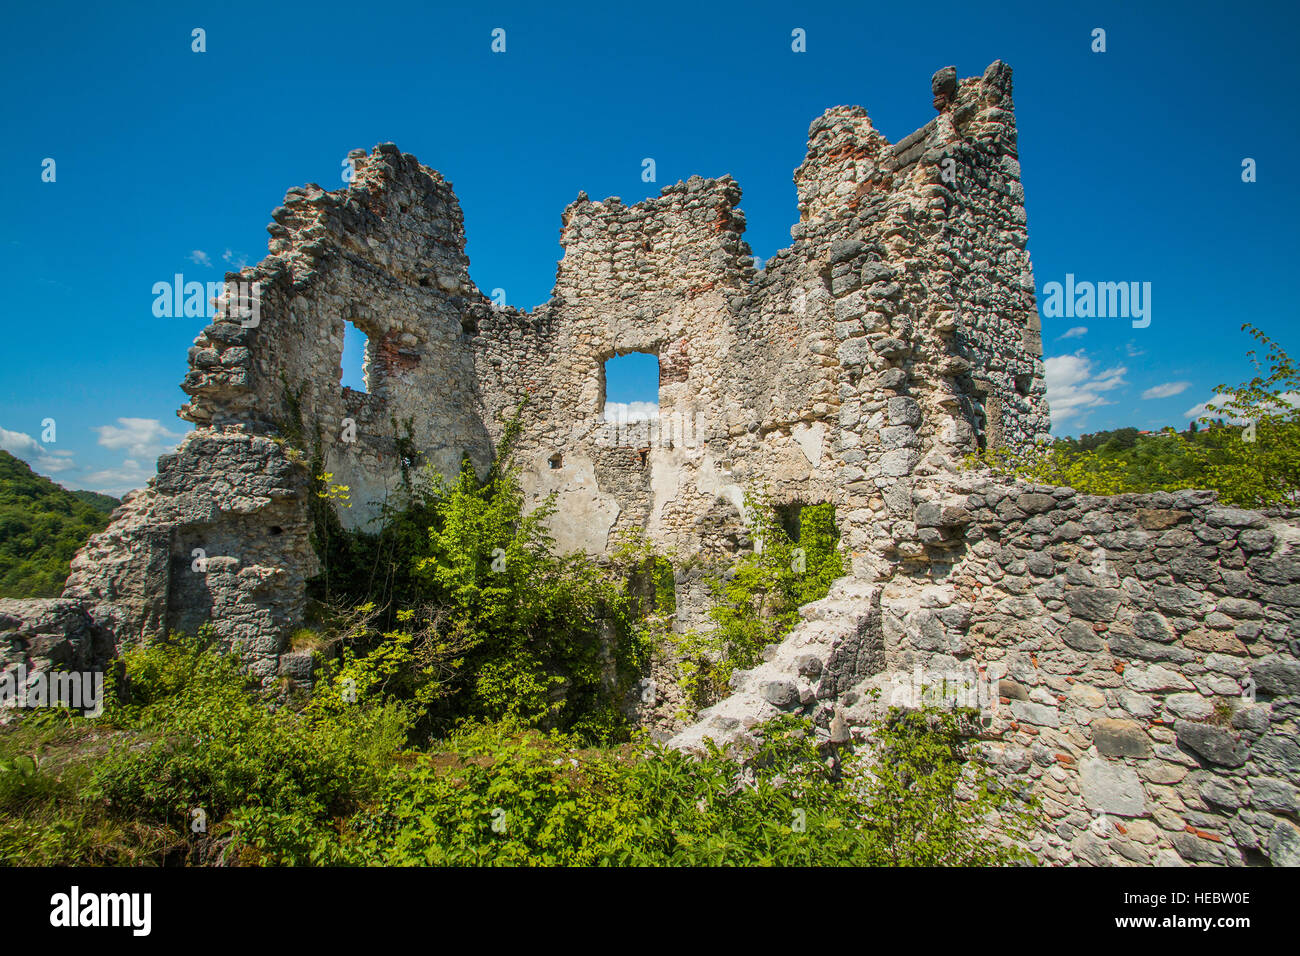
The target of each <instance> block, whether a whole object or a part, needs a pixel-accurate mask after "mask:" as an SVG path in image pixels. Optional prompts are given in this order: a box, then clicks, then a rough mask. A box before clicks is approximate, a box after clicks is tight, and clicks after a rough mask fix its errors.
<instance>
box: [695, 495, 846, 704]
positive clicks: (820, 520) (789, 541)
mask: <svg viewBox="0 0 1300 956" xmlns="http://www.w3.org/2000/svg"><path fill="white" fill-rule="evenodd" d="M745 510H746V512H747V514H748V515H749V518H750V534H751V536H752V537H753V540H754V543H755V547H754V550H753V551H751V552H748V553H746V554H745V555H743V556H742V557H741V559H740V560H739V561H738V562H737V563H736V565H735V567H734V568H731V569H728V570H727V571H726V573H724V574H721V575H719V576H718V577H716V578H715V579H714V580H713V581H712V582H711V586H712V590H713V594H714V598H715V603H714V605H713V607H712V608H710V609H709V614H708V616H709V619H710V622H711V623H712V625H713V626H712V627H711V628H707V629H697V630H692V631H690V632H687V633H685V634H679V635H672V636H671V640H672V641H673V643H674V644H675V645H676V648H677V653H678V654H679V655H680V663H679V670H680V673H681V682H682V688H683V689H684V690H685V691H686V693H687V695H688V698H689V699H690V702H691V703H692V704H693V705H694V706H695V707H697V708H698V707H704V706H707V705H708V704H710V703H712V702H714V701H716V700H717V699H718V698H719V697H721V696H722V695H723V694H724V693H725V691H726V687H727V682H728V681H729V680H730V679H731V675H732V674H733V673H734V672H735V671H737V670H742V669H745V668H749V667H754V666H755V665H757V664H758V663H759V662H760V661H761V660H762V654H763V648H764V647H766V646H767V645H768V644H775V643H779V642H780V641H781V640H782V639H783V638H784V637H785V635H787V634H788V633H790V631H791V630H792V629H793V628H794V625H795V624H796V623H798V620H799V608H800V607H802V606H803V605H805V604H807V603H809V602H810V601H816V600H820V599H821V598H823V597H825V596H826V594H827V592H828V591H829V590H830V586H831V583H832V582H833V581H834V580H835V579H836V578H838V577H840V576H842V575H843V574H844V563H843V560H842V559H841V557H840V553H839V539H840V534H839V529H838V528H836V527H835V508H834V506H833V505H831V504H818V505H809V506H807V507H804V508H802V509H800V510H799V513H798V515H799V517H798V525H799V529H798V536H797V539H796V538H793V537H791V535H790V533H789V532H788V531H787V530H786V528H785V527H784V526H783V524H782V522H781V520H780V517H779V516H778V514H777V511H776V509H775V508H773V506H772V504H771V502H770V501H769V500H768V499H767V497H766V496H765V495H761V494H756V493H753V492H751V493H748V494H746V496H745Z"/></svg>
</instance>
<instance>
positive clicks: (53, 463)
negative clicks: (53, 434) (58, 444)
mask: <svg viewBox="0 0 1300 956" xmlns="http://www.w3.org/2000/svg"><path fill="white" fill-rule="evenodd" d="M0 448H3V449H4V450H5V451H7V452H9V454H11V455H13V456H14V457H15V458H21V459H22V460H23V461H25V462H27V464H29V465H31V466H32V467H33V468H34V469H35V470H36V471H37V472H39V473H41V474H43V475H52V474H54V473H56V472H60V471H66V470H67V469H69V468H71V467H72V465H73V461H72V458H73V454H74V453H73V452H70V451H60V450H56V449H53V448H51V447H50V446H49V445H46V444H43V443H41V442H38V441H37V440H36V439H35V438H33V437H32V436H31V435H28V434H27V433H26V432H13V431H10V430H9V429H7V428H0Z"/></svg>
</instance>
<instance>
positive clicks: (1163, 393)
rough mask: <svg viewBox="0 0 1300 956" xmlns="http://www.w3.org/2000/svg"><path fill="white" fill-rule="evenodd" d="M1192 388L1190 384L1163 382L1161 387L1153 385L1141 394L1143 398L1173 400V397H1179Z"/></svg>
mask: <svg viewBox="0 0 1300 956" xmlns="http://www.w3.org/2000/svg"><path fill="white" fill-rule="evenodd" d="M1191 387H1192V383H1191V382H1165V383H1164V384H1163V385H1153V386H1152V387H1151V388H1148V389H1147V390H1146V391H1145V392H1143V393H1142V397H1143V398H1173V397H1174V396H1175V395H1181V394H1183V392H1185V391H1187V390H1188V389H1189V388H1191Z"/></svg>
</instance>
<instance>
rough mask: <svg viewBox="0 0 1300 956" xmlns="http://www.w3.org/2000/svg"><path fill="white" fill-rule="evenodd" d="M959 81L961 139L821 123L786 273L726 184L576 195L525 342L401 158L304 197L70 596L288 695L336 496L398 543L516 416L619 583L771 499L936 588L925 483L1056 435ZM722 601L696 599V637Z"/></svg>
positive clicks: (982, 117)
mask: <svg viewBox="0 0 1300 956" xmlns="http://www.w3.org/2000/svg"><path fill="white" fill-rule="evenodd" d="M950 72H951V71H948V72H943V73H941V74H939V75H937V76H936V78H935V81H934V83H932V87H933V91H934V92H935V93H936V94H937V95H936V96H935V98H934V105H935V107H936V108H937V110H938V113H939V115H938V118H937V119H936V120H934V121H932V122H931V123H929V124H927V125H926V126H924V127H923V128H922V129H921V130H919V131H918V132H917V133H916V134H914V135H913V136H910V137H908V138H907V139H906V140H904V141H903V142H902V143H900V144H898V145H897V146H893V145H891V144H889V143H888V142H887V141H886V140H885V138H884V137H883V136H881V135H880V134H879V133H878V132H876V131H875V130H874V129H873V128H872V125H871V122H870V120H869V118H868V117H867V114H866V113H865V111H863V110H862V109H861V108H858V107H837V108H835V109H833V110H830V111H828V112H827V113H826V114H825V115H824V116H822V117H821V118H819V119H818V120H816V121H815V122H814V123H813V124H812V126H811V127H810V129H809V147H808V155H807V158H806V159H805V160H804V162H803V163H802V164H801V165H800V167H799V169H798V170H796V171H795V181H796V184H797V187H798V193H799V215H800V221H799V223H798V224H797V225H796V226H795V227H794V228H792V230H791V236H792V239H793V244H792V246H791V247H790V248H789V249H786V250H783V251H781V252H780V253H778V254H777V255H775V256H774V257H773V258H772V259H771V260H770V261H769V262H768V263H767V264H766V267H765V268H764V269H762V270H758V271H756V270H755V268H754V263H753V260H752V256H751V253H750V249H749V247H748V246H747V245H746V243H745V242H744V240H743V232H744V228H745V220H744V214H743V213H742V212H741V210H740V209H739V202H740V188H739V186H738V185H737V184H736V183H735V182H734V181H733V180H731V179H730V177H723V178H720V179H702V178H699V177H693V178H692V179H690V180H689V181H687V182H684V183H677V184H675V185H672V186H668V187H666V188H665V189H664V190H663V191H662V193H661V195H660V196H658V197H655V198H652V199H648V200H646V201H644V202H641V203H637V204H635V205H633V206H627V205H624V204H623V203H622V202H621V201H619V200H618V199H617V198H611V199H607V200H605V201H603V202H593V201H591V200H590V199H589V198H587V197H586V196H585V195H582V196H580V197H579V198H578V200H577V201H576V202H574V203H572V204H571V205H570V206H569V207H568V208H567V209H566V210H565V211H564V214H563V218H562V236H561V241H562V244H563V247H564V256H563V259H562V260H561V262H560V264H559V268H558V270H557V275H556V283H555V288H554V292H553V295H552V298H551V300H550V301H549V302H548V303H547V304H546V305H544V306H541V307H540V308H538V309H535V310H532V311H531V312H524V311H520V310H518V309H515V308H512V307H501V308H498V307H496V306H494V305H493V304H492V303H490V302H489V300H488V299H487V298H486V297H485V296H484V295H483V294H482V292H481V291H480V290H478V289H477V287H476V286H475V285H474V284H473V282H472V281H471V280H470V278H469V272H468V266H469V262H468V259H467V257H466V255H465V238H464V226H463V217H462V214H461V211H460V207H459V204H458V202H457V200H456V198H455V195H454V193H453V192H452V189H451V185H450V184H449V183H447V182H446V181H445V180H444V179H443V178H442V177H441V176H440V175H439V174H438V173H437V172H435V171H434V170H431V169H429V168H427V167H425V166H422V165H421V164H420V163H419V162H418V161H417V160H416V159H415V158H414V157H412V156H409V155H406V154H403V153H401V152H400V151H399V150H398V149H397V148H396V147H395V146H393V145H392V144H384V145H381V146H379V147H376V148H375V150H374V151H372V152H371V153H369V154H366V153H364V152H362V151H354V152H353V153H352V154H351V160H352V162H353V164H354V165H355V172H356V176H355V180H354V181H353V182H352V183H350V185H349V186H348V187H347V188H345V189H340V190H335V191H325V190H323V189H321V188H320V187H319V186H316V185H308V186H306V187H302V188H295V189H291V190H289V192H288V194H287V195H286V197H285V201H284V205H283V206H281V207H280V208H278V209H276V210H275V212H274V213H273V214H272V218H273V220H274V222H272V224H271V225H270V226H269V227H268V231H269V232H270V235H271V238H270V242H269V244H268V250H269V253H270V254H269V256H268V257H267V258H266V259H264V260H263V261H262V262H261V263H259V264H258V265H257V266H255V267H251V268H248V269H244V270H242V271H241V272H240V273H239V274H238V275H231V276H230V277H229V278H231V279H236V280H239V281H242V282H243V283H245V284H246V285H250V286H255V287H256V289H257V290H258V296H257V302H256V310H255V312H254V316H253V319H252V320H250V319H249V318H248V316H247V315H245V314H242V313H241V312H240V311H239V310H238V309H237V308H236V307H235V305H236V304H234V303H231V302H229V301H227V302H225V303H223V305H222V307H221V310H220V312H219V314H218V316H217V319H216V321H215V322H214V323H213V324H212V325H211V326H209V327H208V328H207V329H205V330H204V331H203V333H201V334H200V335H199V337H198V338H197V340H196V342H195V345H194V348H193V349H191V352H190V366H191V367H190V372H189V374H188V375H187V376H186V379H185V382H184V385H183V387H184V389H185V391H186V392H187V393H188V394H189V395H190V400H189V402H188V403H187V404H186V406H185V407H184V408H183V409H182V412H181V414H182V415H183V417H185V418H187V419H189V420H191V421H193V422H194V423H195V424H196V426H197V430H196V431H195V432H194V433H193V434H192V435H191V436H190V437H189V438H188V439H187V440H186V443H185V444H184V446H183V447H182V448H181V449H180V450H179V451H178V452H177V454H176V455H175V456H169V457H166V458H164V459H163V461H162V462H161V463H160V474H159V477H158V478H157V479H156V480H155V481H154V482H153V483H151V485H150V487H149V488H148V489H146V490H145V491H144V492H142V493H140V494H139V495H136V496H134V497H133V498H132V499H131V500H130V501H128V502H127V503H126V505H124V508H123V510H122V511H121V512H120V513H119V515H118V516H117V517H116V518H115V520H114V522H113V524H112V525H111V526H110V527H109V528H108V529H107V530H106V531H105V533H104V534H103V535H100V536H97V538H96V539H94V540H93V541H92V542H91V544H90V545H89V546H88V548H87V549H86V550H85V551H84V552H83V554H82V555H81V556H79V558H78V560H77V563H76V565H75V567H74V573H73V575H72V578H71V579H70V580H69V582H68V585H67V589H66V594H67V596H68V597H75V598H77V599H80V600H83V601H85V602H87V604H88V605H89V606H100V605H102V606H103V607H104V608H105V609H106V610H105V611H103V612H102V615H107V616H109V617H112V618H113V620H114V621H115V622H116V625H115V626H117V627H118V628H120V630H121V632H122V635H123V639H127V640H133V639H137V638H139V637H142V636H147V635H149V634H152V633H157V632H159V631H161V630H166V629H179V628H192V627H193V626H195V625H196V623H197V622H199V621H201V620H203V619H204V618H205V616H209V615H210V616H211V618H212V622H213V624H214V626H215V627H216V628H217V630H218V632H219V633H220V634H221V635H222V637H223V638H224V639H225V640H227V641H228V642H229V643H230V644H231V645H238V646H240V647H243V648H244V649H245V650H247V651H250V652H251V653H252V656H253V657H254V658H256V662H255V670H256V671H257V672H258V673H260V674H262V676H264V677H265V678H267V679H268V680H269V679H271V678H272V677H274V676H275V675H276V674H277V673H280V672H281V671H282V670H283V669H284V666H285V665H284V664H283V663H282V662H281V661H280V654H281V652H282V651H283V648H284V641H285V638H286V636H287V633H288V632H289V631H290V630H291V629H292V628H293V626H294V625H295V624H296V623H297V622H298V621H299V620H300V619H301V616H302V610H303V588H304V582H305V581H306V580H307V579H308V578H309V577H310V576H311V575H312V574H314V573H316V572H317V570H318V567H317V561H316V557H315V556H314V555H313V554H312V551H311V546H310V541H309V538H308V529H309V522H308V506H309V504H310V503H311V496H312V494H313V493H314V492H313V487H312V483H313V480H315V479H316V478H317V474H316V473H314V472H316V471H317V469H319V472H322V473H329V474H330V475H332V478H331V483H333V484H338V485H347V486H348V487H349V488H350V502H349V506H348V507H341V508H340V509H339V516H340V519H341V520H342V521H343V523H344V524H345V526H347V527H352V528H362V529H365V528H372V527H373V519H374V518H375V517H376V516H377V515H378V514H379V513H380V511H381V509H382V508H383V506H384V505H385V504H400V503H401V500H402V496H403V494H404V490H405V486H404V480H405V478H406V476H407V474H408V473H409V469H410V467H411V466H412V465H415V464H421V463H426V462H427V463H429V464H432V465H433V466H434V468H435V469H437V470H438V471H440V472H441V473H443V474H444V475H451V474H453V473H454V472H455V471H456V470H457V468H458V467H459V463H460V461H461V460H462V458H463V457H465V456H468V458H469V459H470V461H471V462H472V463H473V464H474V465H475V466H476V467H477V468H478V469H480V471H481V470H482V469H484V468H485V467H486V465H487V464H488V462H489V461H490V457H491V454H492V449H493V446H494V445H495V443H496V442H498V441H499V439H500V437H501V435H502V433H503V430H504V427H505V423H506V421H507V420H508V419H509V418H510V417H511V416H513V415H514V414H516V412H517V411H519V410H520V409H522V411H521V412H519V413H520V421H521V425H522V433H521V435H520V438H519V442H518V445H517V451H516V456H517V457H516V461H517V463H518V464H520V466H521V469H522V477H523V483H524V488H525V491H526V494H527V496H528V500H529V502H530V503H533V504H535V503H537V502H539V501H540V500H542V499H543V498H544V497H546V496H548V495H551V494H554V495H555V496H556V503H557V508H558V511H557V517H556V519H555V520H554V521H553V522H552V530H553V532H554V534H555V537H556V539H557V543H558V544H559V546H560V547H561V548H562V549H563V550H573V549H580V550H585V551H587V552H588V553H590V554H592V555H593V556H594V557H597V558H598V557H600V556H602V555H604V554H607V553H608V552H609V551H610V550H611V549H612V548H613V547H614V546H615V545H616V544H617V543H618V541H619V539H620V537H621V536H622V535H623V534H624V533H627V532H633V531H638V530H639V531H642V532H644V534H645V535H646V537H647V538H648V539H649V540H650V541H651V542H652V543H653V544H654V545H655V546H656V547H658V548H659V549H661V550H664V551H669V552H671V553H673V554H675V555H677V556H678V557H679V558H687V557H692V556H703V557H705V558H706V560H707V559H710V558H716V557H720V556H727V555H730V554H732V553H734V552H735V551H736V550H737V549H739V548H741V547H744V546H745V545H746V544H747V541H746V538H745V533H744V526H745V515H744V513H743V498H744V493H745V491H746V490H747V489H751V488H752V489H754V490H763V489H766V490H767V491H768V492H769V493H770V494H771V496H772V499H773V500H774V501H775V503H777V504H780V505H799V504H814V503H819V502H832V503H833V504H834V505H835V507H836V512H837V516H838V520H839V522H840V524H841V526H842V528H843V533H844V540H845V543H846V545H847V547H848V549H849V550H850V552H852V554H853V560H854V566H855V570H856V571H857V572H858V573H860V574H864V575H868V576H870V575H878V574H880V573H882V571H883V570H884V569H886V568H887V566H888V564H889V562H890V561H892V560H894V558H895V557H896V556H897V554H898V553H903V554H904V555H908V554H910V555H911V556H912V557H914V558H919V557H920V556H921V555H922V554H923V553H924V545H923V543H922V542H920V541H919V538H918V532H917V529H916V528H915V527H914V526H913V525H912V524H911V523H910V518H911V509H912V504H913V501H912V486H911V482H912V480H913V478H914V477H915V476H925V475H928V474H933V473H936V472H939V471H942V470H944V469H946V468H950V467H951V463H952V461H953V459H954V458H955V457H956V456H957V455H959V454H964V453H965V452H968V451H971V450H974V449H975V448H976V447H978V445H979V443H980V441H981V440H982V436H983V435H984V433H985V432H987V431H988V426H987V421H988V418H989V412H988V411H987V409H986V407H985V406H986V404H987V402H988V400H989V396H992V397H995V398H998V399H999V402H998V403H997V404H998V408H997V412H996V415H995V417H996V418H997V419H998V421H999V422H1001V426H1000V427H1001V434H1002V435H1003V436H1004V438H1005V440H1006V441H1007V442H1009V443H1011V444H1020V445H1023V444H1024V443H1026V442H1027V441H1029V440H1030V439H1031V438H1032V437H1037V436H1038V435H1039V434H1040V432H1043V431H1044V430H1045V421H1046V419H1045V410H1044V409H1043V407H1042V402H1041V394H1042V383H1041V374H1040V373H1041V356H1040V347H1039V344H1038V341H1037V339H1036V337H1035V332H1034V328H1033V323H1034V314H1033V309H1032V303H1033V299H1032V279H1030V278H1028V268H1029V266H1028V259H1027V258H1026V256H1025V254H1024V212H1023V203H1022V196H1021V194H1020V193H1019V191H1018V183H1017V181H1016V177H1015V174H1014V173H1015V167H1014V157H1015V132H1014V123H1013V119H1012V115H1011V101H1010V71H1009V70H1008V69H1007V68H1006V67H1004V66H1002V65H1001V64H994V65H993V66H992V67H990V68H989V70H988V71H986V72H985V74H984V76H983V77H982V78H977V79H972V80H966V81H963V82H962V83H960V84H957V83H956V81H955V74H952V75H950ZM938 94H942V95H938ZM949 155H956V156H957V158H958V159H959V164H958V165H959V174H958V176H957V178H956V179H955V180H954V181H948V180H945V179H944V178H943V177H942V176H941V175H940V172H941V166H940V163H941V160H942V159H943V158H945V157H948V156H949ZM963 177H965V179H963ZM1027 281H1028V283H1029V285H1028V288H1029V290H1030V291H1029V292H1028V293H1026V282H1027ZM1026 296H1027V297H1026ZM349 322H351V323H353V324H354V325H356V326H357V327H358V328H360V329H361V330H362V331H363V332H365V333H366V335H367V337H368V347H367V355H366V364H365V374H366V380H367V382H366V384H367V390H366V393H361V392H356V391H353V390H352V389H348V388H343V387H342V386H341V382H340V375H341V368H340V359H341V354H342V347H343V334H344V329H345V327H346V324H347V323H349ZM632 351H643V352H649V353H652V354H654V355H656V356H657V357H658V359H659V362H660V373H661V375H660V389H659V400H660V420H659V422H658V423H657V424H645V423H638V424H635V425H619V424H618V423H609V422H606V421H604V420H603V417H602V410H603V407H604V401H605V383H604V367H603V366H604V362H605V361H606V360H607V359H609V358H611V357H613V356H615V355H620V354H625V353H627V352H632ZM977 367H978V369H979V370H982V371H980V374H979V376H977V375H976V374H975V371H974V370H976V369H977ZM977 379H978V383H977ZM1026 382H1027V383H1028V384H1027V385H1026V384H1025V383H1026ZM1017 389H1019V391H1017ZM1026 389H1027V390H1026ZM1021 392H1024V393H1025V394H1020V393H1021ZM317 457H319V459H320V461H319V464H313V462H314V461H315V460H316V459H317ZM914 473H915V474H914ZM196 550H201V552H202V553H203V554H204V555H206V563H205V564H204V565H203V567H204V568H205V570H203V571H197V570H195V568H196V567H198V565H196V564H195V561H194V558H193V556H194V554H195V553H196ZM704 594H705V589H704V588H703V587H702V578H701V577H700V575H699V574H695V575H691V574H690V573H684V574H683V575H681V576H680V578H679V594H678V597H679V601H678V604H679V609H680V611H681V625H682V626H688V625H689V624H691V623H693V622H697V621H698V620H699V619H700V615H701V613H702V610H703V606H704ZM110 612H111V613H110ZM300 664H301V662H297V661H290V662H289V665H288V666H289V667H290V669H296V668H298V667H299V666H300Z"/></svg>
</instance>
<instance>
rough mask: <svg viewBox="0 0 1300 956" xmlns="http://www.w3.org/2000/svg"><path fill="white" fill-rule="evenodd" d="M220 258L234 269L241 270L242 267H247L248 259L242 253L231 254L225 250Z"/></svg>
mask: <svg viewBox="0 0 1300 956" xmlns="http://www.w3.org/2000/svg"><path fill="white" fill-rule="evenodd" d="M221 258H222V259H223V260H225V261H226V262H228V263H230V264H231V265H232V266H234V267H235V268H236V269H242V268H244V266H246V265H248V257H247V256H246V255H244V254H243V253H242V252H231V251H230V250H229V249H227V250H226V251H225V252H223V253H222V254H221Z"/></svg>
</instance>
